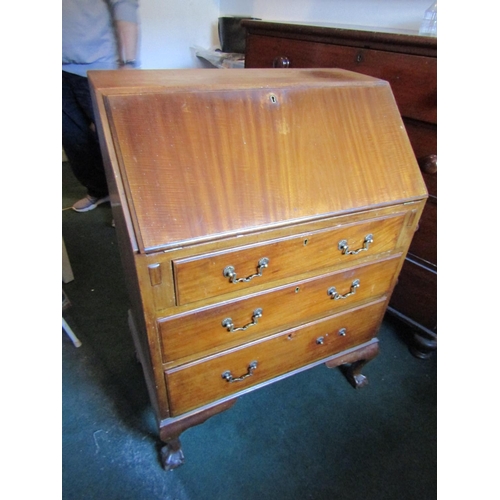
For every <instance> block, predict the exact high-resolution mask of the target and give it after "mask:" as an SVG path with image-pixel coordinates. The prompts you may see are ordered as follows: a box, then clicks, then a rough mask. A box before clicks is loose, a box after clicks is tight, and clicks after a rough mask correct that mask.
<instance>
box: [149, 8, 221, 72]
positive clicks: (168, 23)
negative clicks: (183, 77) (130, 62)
mask: <svg viewBox="0 0 500 500" xmlns="http://www.w3.org/2000/svg"><path fill="white" fill-rule="evenodd" d="M219 3H220V2H219V0H139V16H140V20H141V48H140V54H141V56H140V57H141V67H142V68H143V69H180V68H191V67H196V66H201V63H200V62H199V61H198V58H197V57H196V56H195V55H194V53H193V51H192V50H190V47H192V46H195V45H197V46H200V47H204V48H209V47H212V46H215V45H217V44H218V40H219V38H218V34H217V20H218V17H219Z"/></svg>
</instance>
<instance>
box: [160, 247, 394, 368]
mask: <svg viewBox="0 0 500 500" xmlns="http://www.w3.org/2000/svg"><path fill="white" fill-rule="evenodd" d="M400 261H401V255H400V254H399V255H396V256H394V257H391V258H388V259H386V260H382V261H380V262H376V263H371V264H365V265H362V266H359V267H355V268H350V269H347V270H342V271H338V272H335V273H331V274H327V275H323V276H320V277H318V278H314V279H308V280H303V281H297V282H295V283H292V284H291V285H287V286H283V287H279V288H276V289H272V290H270V291H266V292H262V293H256V294H253V295H248V296H245V297H243V298H242V299H237V300H233V301H231V302H227V303H223V304H221V305H216V306H212V307H207V308H203V309H198V310H195V311H192V312H190V313H186V314H181V315H176V316H171V317H168V318H164V319H161V320H159V332H160V337H161V344H162V351H163V359H164V361H165V362H169V361H175V360H179V359H181V358H184V357H187V356H192V357H194V358H196V357H200V356H202V355H205V354H206V353H207V352H209V351H210V352H215V351H216V350H217V349H219V348H221V347H222V346H225V348H228V347H231V346H234V345H238V344H242V343H244V342H247V341H249V340H252V339H255V338H259V337H263V336H265V335H269V334H270V333H275V332H276V331H278V330H280V329H281V330H282V329H284V328H291V327H293V326H296V325H297V324H301V323H305V322H307V321H311V320H313V319H317V318H319V317H322V316H325V315H327V314H332V313H333V312H335V311H340V310H342V308H344V309H345V308H347V307H352V306H356V305H357V304H360V303H362V302H363V301H365V302H366V301H368V300H370V299H373V298H376V297H381V296H382V295H385V294H389V293H390V291H391V290H392V285H393V280H394V277H395V272H396V271H397V269H398V268H399V265H400ZM355 280H359V287H358V288H353V287H352V285H353V282H354V281H355ZM331 287H335V289H336V291H337V292H338V293H339V294H340V295H346V294H348V293H350V292H351V291H354V292H355V293H353V294H352V295H350V296H347V297H346V298H343V299H336V300H334V299H333V298H332V296H331V295H329V294H328V290H329V289H330V288H331ZM257 309H262V317H260V318H258V319H257V322H256V324H254V325H252V326H250V327H248V328H247V329H246V330H244V331H234V332H229V331H228V329H227V328H226V327H224V326H223V324H222V322H223V321H224V320H225V319H226V318H231V320H232V323H233V324H234V326H235V328H243V327H244V326H247V325H249V324H250V323H252V321H253V314H254V311H256V310H257Z"/></svg>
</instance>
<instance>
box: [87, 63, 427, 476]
mask: <svg viewBox="0 0 500 500" xmlns="http://www.w3.org/2000/svg"><path fill="white" fill-rule="evenodd" d="M89 80H90V83H91V88H92V94H93V99H94V107H95V111H96V124H97V128H98V132H99V136H100V140H101V146H102V150H103V154H104V157H105V162H106V171H107V178H108V183H109V187H110V193H111V203H112V208H113V216H114V218H115V224H116V231H117V238H118V242H119V247H120V255H121V258H122V261H123V268H124V271H125V277H126V282H127V286H128V289H129V295H130V313H129V325H130V329H131V331H132V335H133V337H134V342H135V346H136V349H137V354H138V357H139V359H140V361H141V363H142V366H143V370H144V374H145V378H146V381H147V384H148V390H149V393H150V398H151V401H152V405H153V407H154V409H155V412H156V416H157V420H158V428H159V436H160V439H161V440H162V441H163V442H164V443H165V446H164V447H163V449H162V463H163V466H164V468H165V469H167V470H169V469H173V468H175V467H178V466H179V465H181V464H182V463H183V461H184V456H183V452H182V449H181V445H180V441H179V436H180V434H181V433H182V432H183V431H184V430H186V429H187V428H189V427H190V426H193V425H196V424H199V423H201V422H203V421H204V420H206V419H207V418H208V417H210V416H212V415H214V414H216V413H218V412H220V411H223V410H225V409H226V408H229V407H230V406H231V405H232V404H233V403H234V402H235V400H236V398H237V397H238V396H241V395H243V394H245V393H248V392H249V391H252V390H255V389H258V388H259V387H262V386H264V385H266V384H269V383H271V382H276V381H278V380H280V379H282V378H283V377H287V376H290V375H293V374H295V373H298V372H299V371H301V370H304V369H307V368H311V367H313V366H316V365H317V364H319V363H326V364H327V366H329V367H336V366H342V367H343V368H344V372H345V374H346V376H347V378H348V380H349V381H350V382H351V383H352V385H353V386H354V387H360V386H363V385H364V384H365V383H366V378H365V377H364V375H363V374H361V367H362V366H363V365H364V364H365V363H366V362H367V361H368V360H370V359H372V358H373V357H374V356H375V355H376V354H377V351H378V340H377V337H376V335H377V331H378V329H379V326H380V323H381V321H382V318H383V316H384V312H385V310H386V308H387V305H388V301H389V299H390V296H391V293H392V290H393V288H394V285H395V283H396V280H397V276H398V273H399V271H400V269H401V266H402V264H403V261H404V258H405V256H406V253H407V251H408V246H409V244H410V241H411V238H412V236H413V233H414V231H415V229H416V227H417V224H418V221H419V218H420V216H421V213H422V210H423V207H424V204H425V200H426V198H427V191H426V188H425V184H424V182H423V179H422V175H421V173H420V170H419V168H418V165H417V162H416V159H415V156H414V154H413V151H412V148H411V145H410V142H409V140H408V136H407V134H406V131H405V128H404V126H403V122H402V120H401V116H400V114H399V112H398V109H397V106H396V103H395V101H394V97H393V95H392V92H391V89H390V87H389V85H388V84H387V82H385V81H382V80H378V79H375V78H372V77H368V76H364V75H359V74H356V73H352V72H347V71H343V70H328V69H326V70H290V71H276V70H247V69H241V70H237V69H235V70H227V71H219V70H207V69H201V70H156V71H141V70H137V71H134V70H131V71H97V72H89Z"/></svg>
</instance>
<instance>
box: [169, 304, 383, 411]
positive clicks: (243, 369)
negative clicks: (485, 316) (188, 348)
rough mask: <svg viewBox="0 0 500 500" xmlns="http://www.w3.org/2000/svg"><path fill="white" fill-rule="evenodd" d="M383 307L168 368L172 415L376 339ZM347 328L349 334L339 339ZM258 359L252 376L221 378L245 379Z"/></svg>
mask: <svg viewBox="0 0 500 500" xmlns="http://www.w3.org/2000/svg"><path fill="white" fill-rule="evenodd" d="M384 309H385V299H383V300H380V301H378V302H376V303H372V304H370V305H368V306H365V307H360V308H356V309H353V310H349V311H348V312H346V313H343V314H338V315H337V316H334V317H333V318H327V319H324V320H320V321H317V322H314V323H311V324H308V325H306V326H305V327H300V328H296V329H293V330H288V331H285V332H283V333H280V334H278V335H276V336H274V337H272V338H270V339H266V340H263V341H258V342H255V343H254V344H252V345H248V346H245V347H243V348H240V349H235V350H233V351H231V352H227V353H224V354H222V355H218V356H213V357H212V358H209V359H206V360H202V361H200V362H197V363H192V364H189V365H184V366H181V367H179V368H178V369H174V370H168V371H167V372H166V374H165V376H166V380H167V383H168V395H169V401H170V408H171V412H172V415H173V416H177V415H180V414H182V413H185V412H187V411H190V410H192V409H194V408H197V407H199V406H203V405H205V404H208V403H211V402H213V401H216V400H218V399H221V398H224V397H226V396H229V395H231V394H234V393H236V392H237V391H241V390H243V389H246V388H249V387H252V386H254V385H257V384H259V383H262V382H264V381H266V380H270V379H272V378H274V377H277V376H279V375H282V374H284V373H287V372H290V371H292V370H295V369H297V368H300V367H302V366H305V365H307V364H310V363H312V362H314V361H316V360H319V359H323V358H327V357H329V356H331V355H333V354H335V353H338V352H341V351H343V350H346V349H349V348H350V347H353V346H355V345H358V344H361V343H363V342H367V341H369V340H370V339H372V338H373V337H375V335H376V332H377V330H378V328H379V325H380V321H381V319H382V314H383V311H384ZM343 328H345V332H344V333H345V335H341V333H343V332H341V329H343ZM254 361H256V362H257V367H256V369H255V370H254V371H253V374H252V376H249V377H247V378H245V379H244V380H242V381H236V382H233V383H230V382H228V381H226V380H225V379H224V378H223V377H222V374H223V373H224V372H226V371H229V372H230V373H231V375H232V376H233V377H241V376H242V375H244V374H245V373H247V372H248V369H249V365H250V364H251V363H252V362H254Z"/></svg>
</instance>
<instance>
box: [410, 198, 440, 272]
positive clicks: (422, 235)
mask: <svg viewBox="0 0 500 500" xmlns="http://www.w3.org/2000/svg"><path fill="white" fill-rule="evenodd" d="M411 255H414V256H416V257H418V258H419V259H422V260H424V261H426V262H428V263H430V264H433V265H434V266H437V200H436V199H435V198H429V199H428V200H427V203H426V204H425V207H424V211H423V212H422V217H421V218H420V221H419V224H418V230H417V231H416V232H415V235H414V237H413V240H412V242H411V245H410V249H409V251H408V256H411Z"/></svg>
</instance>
